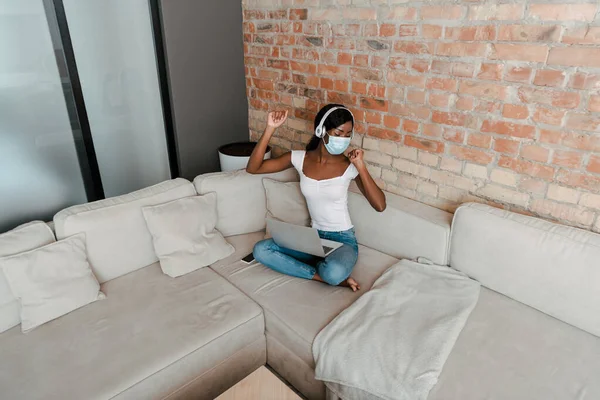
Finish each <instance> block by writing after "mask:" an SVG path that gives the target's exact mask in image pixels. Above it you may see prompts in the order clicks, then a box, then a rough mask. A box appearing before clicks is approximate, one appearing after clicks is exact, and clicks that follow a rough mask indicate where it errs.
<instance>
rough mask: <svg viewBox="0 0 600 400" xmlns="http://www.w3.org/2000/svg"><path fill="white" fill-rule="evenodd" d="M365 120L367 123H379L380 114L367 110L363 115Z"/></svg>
mask: <svg viewBox="0 0 600 400" xmlns="http://www.w3.org/2000/svg"><path fill="white" fill-rule="evenodd" d="M365 121H366V122H367V123H369V124H377V125H379V124H381V114H379V113H376V112H371V111H367V112H366V115H365Z"/></svg>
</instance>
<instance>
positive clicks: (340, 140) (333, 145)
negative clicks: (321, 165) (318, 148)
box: [323, 134, 352, 156]
mask: <svg viewBox="0 0 600 400" xmlns="http://www.w3.org/2000/svg"><path fill="white" fill-rule="evenodd" d="M327 136H329V143H325V141H323V144H325V148H326V149H327V151H328V152H329V154H333V155H334V156H337V155H338V154H342V153H343V152H344V151H346V149H347V148H348V146H350V141H351V140H352V138H349V137H339V136H331V135H329V134H327Z"/></svg>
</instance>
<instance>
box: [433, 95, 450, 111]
mask: <svg viewBox="0 0 600 400" xmlns="http://www.w3.org/2000/svg"><path fill="white" fill-rule="evenodd" d="M429 104H430V105H431V106H433V107H439V108H447V107H448V106H449V105H450V94H448V93H429Z"/></svg>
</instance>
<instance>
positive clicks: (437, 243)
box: [348, 187, 452, 265]
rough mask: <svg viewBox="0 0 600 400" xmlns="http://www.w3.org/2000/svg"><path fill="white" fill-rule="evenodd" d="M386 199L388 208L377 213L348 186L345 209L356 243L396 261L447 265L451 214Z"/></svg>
mask: <svg viewBox="0 0 600 400" xmlns="http://www.w3.org/2000/svg"><path fill="white" fill-rule="evenodd" d="M385 197H386V201H387V208H386V209H385V211H384V212H382V213H379V212H377V211H375V210H374V209H373V208H372V207H371V205H370V204H369V202H368V201H367V199H366V198H365V197H364V196H363V195H362V194H361V193H360V192H359V191H358V188H356V187H351V191H350V193H349V194H348V207H349V209H350V217H351V218H352V223H353V224H354V229H355V230H356V238H357V240H358V242H359V243H360V244H362V245H364V246H367V247H370V248H372V249H375V250H378V251H381V252H382V253H386V254H389V255H391V256H394V257H396V258H404V259H411V260H414V259H417V258H419V257H424V258H427V259H429V260H431V261H433V262H434V263H436V264H440V265H446V264H448V243H449V240H450V223H451V221H452V214H450V213H448V212H446V211H443V210H439V209H437V208H434V207H431V206H428V205H425V204H423V203H419V202H416V201H413V200H410V199H407V198H405V197H401V196H397V195H395V194H392V193H387V192H386V193H385Z"/></svg>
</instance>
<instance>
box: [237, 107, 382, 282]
mask: <svg viewBox="0 0 600 400" xmlns="http://www.w3.org/2000/svg"><path fill="white" fill-rule="evenodd" d="M287 115H288V112H287V111H275V112H271V113H269V117H268V123H267V127H266V129H265V132H264V134H263V135H262V137H261V138H260V140H259V141H258V144H257V145H256V148H255V149H254V151H253V152H252V155H251V156H250V160H249V161H248V166H247V168H246V171H248V172H249V173H251V174H268V173H274V172H279V171H283V170H285V169H288V168H290V167H292V166H293V167H295V168H296V170H298V174H299V175H300V189H301V190H302V194H303V195H304V197H305V198H306V203H307V205H308V210H309V212H310V216H311V219H312V226H313V228H316V229H317V230H318V232H319V236H320V237H321V238H322V239H328V240H332V241H335V242H339V243H343V246H342V247H340V248H338V249H336V250H335V251H334V252H332V253H331V254H330V255H328V256H327V257H326V258H324V259H320V258H315V257H314V256H312V255H309V254H305V253H301V252H298V251H294V250H290V249H286V248H283V247H280V246H278V245H277V244H276V243H275V242H274V241H273V240H272V239H268V240H263V241H262V242H259V243H257V244H256V246H255V247H254V257H255V258H256V259H257V260H258V261H259V262H260V263H262V264H263V265H265V266H267V267H269V268H271V269H273V270H275V271H278V272H281V273H283V274H287V275H291V276H295V277H298V278H304V279H312V280H315V281H319V282H325V283H328V284H330V285H334V286H337V285H343V286H348V287H350V288H351V289H352V290H353V291H357V290H359V289H360V286H359V284H358V283H357V282H356V281H355V280H354V279H353V278H351V277H350V273H351V272H352V269H353V268H354V265H355V264H356V260H357V259H358V243H357V241H356V237H355V235H354V228H353V225H352V222H351V221H350V214H349V212H348V186H349V185H350V182H351V181H352V180H353V179H355V180H356V183H357V184H358V187H359V188H360V190H361V192H362V193H363V194H364V195H365V197H366V198H367V199H368V200H369V203H370V204H371V206H372V207H373V208H374V209H375V210H377V211H380V212H381V211H383V210H384V209H385V206H386V204H385V195H384V194H383V192H382V191H381V189H379V187H377V185H376V184H375V182H374V181H373V178H372V177H371V175H370V174H369V171H368V170H367V166H366V164H365V162H364V160H363V154H364V153H363V151H362V150H359V149H357V150H352V151H350V152H349V153H348V157H346V156H345V155H344V152H345V151H346V150H347V148H348V146H349V145H350V141H351V139H352V135H353V130H354V116H353V115H352V113H351V112H350V110H348V109H347V108H346V107H344V106H342V105H339V104H329V105H327V106H325V107H323V108H322V109H321V110H320V111H319V113H318V114H317V116H316V118H315V136H313V138H312V140H311V141H310V143H309V144H308V146H307V147H306V151H292V152H287V153H285V154H283V155H282V156H280V157H278V158H275V159H271V160H263V159H264V155H265V151H266V149H267V144H268V143H269V140H271V137H272V136H273V133H275V130H276V129H277V128H278V127H280V126H281V125H283V123H284V122H285V121H286V119H287Z"/></svg>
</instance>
